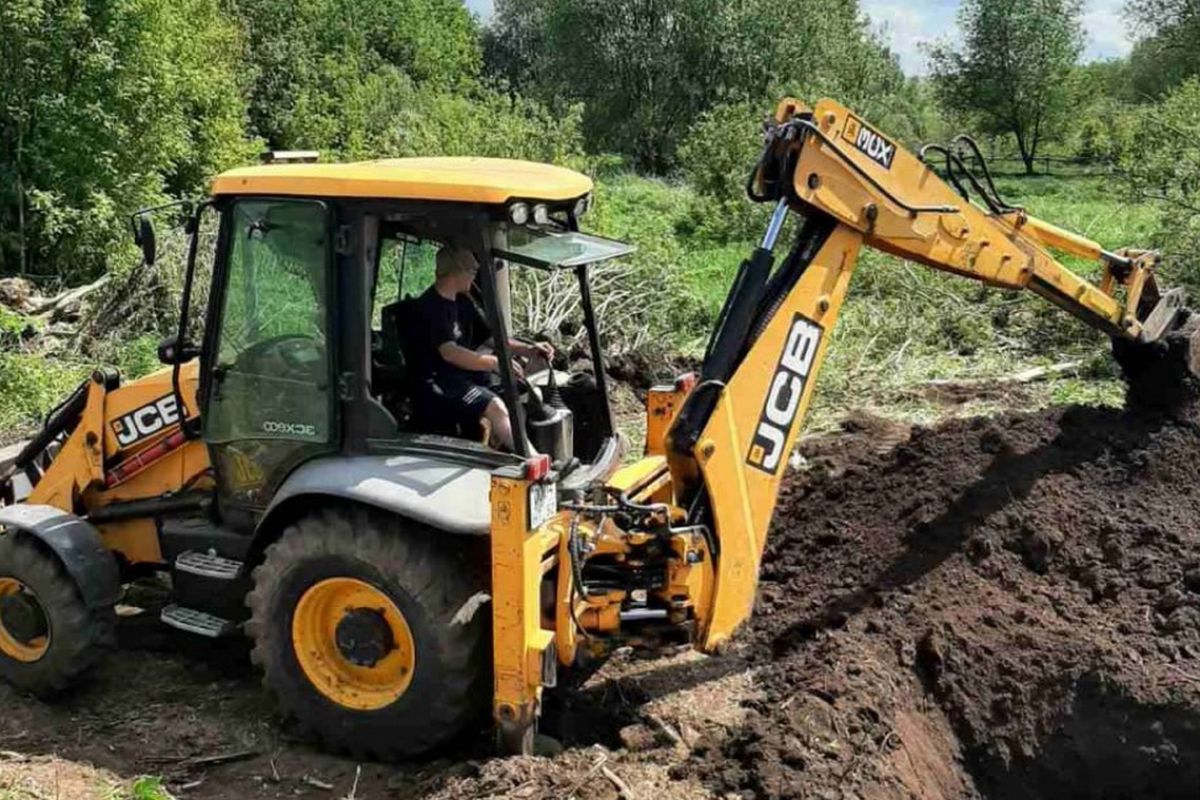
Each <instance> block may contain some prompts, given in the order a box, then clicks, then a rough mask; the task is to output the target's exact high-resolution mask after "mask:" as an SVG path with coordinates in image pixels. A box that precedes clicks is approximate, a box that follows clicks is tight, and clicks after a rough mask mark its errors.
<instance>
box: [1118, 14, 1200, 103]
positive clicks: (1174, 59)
mask: <svg viewBox="0 0 1200 800" xmlns="http://www.w3.org/2000/svg"><path fill="white" fill-rule="evenodd" d="M1128 12H1129V17H1130V19H1131V21H1132V22H1133V23H1134V24H1135V25H1136V26H1137V29H1138V31H1139V32H1140V33H1141V34H1142V37H1141V40H1140V41H1139V42H1138V43H1137V45H1136V46H1135V47H1134V49H1133V53H1132V54H1131V55H1130V59H1129V65H1130V72H1131V81H1132V85H1133V89H1134V91H1135V92H1136V93H1137V94H1138V95H1139V96H1140V97H1141V98H1154V97H1158V96H1160V95H1162V94H1163V93H1164V92H1167V91H1169V90H1170V89H1171V88H1172V87H1174V86H1178V85H1179V84H1180V83H1181V82H1183V81H1184V80H1186V79H1187V78H1189V77H1191V76H1193V75H1200V3H1197V2H1196V1H1195V0H1130V2H1129V5H1128Z"/></svg>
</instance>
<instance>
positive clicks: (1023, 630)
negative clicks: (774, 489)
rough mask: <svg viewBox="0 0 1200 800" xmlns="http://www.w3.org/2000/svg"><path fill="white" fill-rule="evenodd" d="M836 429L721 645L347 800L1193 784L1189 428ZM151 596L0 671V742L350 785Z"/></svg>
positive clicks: (1199, 627)
mask: <svg viewBox="0 0 1200 800" xmlns="http://www.w3.org/2000/svg"><path fill="white" fill-rule="evenodd" d="M847 428H848V430H847V431H846V432H844V433H841V434H838V435H833V436H825V437H820V438H816V439H809V440H806V442H805V444H804V446H803V448H802V452H803V455H804V457H805V465H804V468H803V469H801V470H800V471H798V472H795V473H793V474H791V475H790V476H789V478H788V480H787V481H786V483H785V487H784V491H783V495H782V497H781V501H780V505H779V509H778V512H777V514H776V523H775V526H774V531H773V534H772V538H771V539H770V542H769V544H768V549H767V552H766V554H765V557H764V562H763V568H762V583H761V590H760V598H759V602H758V606H757V609H756V614H755V617H754V618H753V620H752V622H751V623H750V624H749V625H748V626H747V628H746V630H744V631H743V632H742V634H741V635H740V636H739V637H738V639H737V641H735V643H734V644H733V645H732V647H731V648H730V653H729V654H727V655H726V656H724V657H721V658H714V659H704V658H697V657H691V656H686V655H683V654H676V655H671V656H668V657H665V658H661V659H658V660H643V659H639V658H637V657H636V656H635V655H634V654H629V653H625V654H622V655H620V656H619V657H618V658H616V659H614V662H613V663H612V664H610V665H609V667H606V669H605V670H604V671H602V672H601V674H600V675H599V676H597V677H596V678H594V679H593V680H592V681H591V682H589V684H587V685H586V686H584V687H583V688H582V689H579V690H576V691H573V692H571V693H570V694H567V695H565V696H562V697H559V698H557V699H556V700H554V701H553V702H552V704H551V705H552V707H551V708H550V709H549V710H548V713H547V723H548V726H547V727H548V728H550V732H551V733H554V734H555V735H557V736H558V737H559V738H560V739H561V740H562V742H563V744H564V745H565V746H566V751H565V752H563V753H561V754H560V755H557V756H555V757H554V758H550V759H547V758H535V759H496V758H489V757H488V738H487V736H486V733H485V732H484V729H483V728H482V727H481V729H480V731H479V732H478V734H477V735H474V734H473V735H470V736H464V737H463V740H462V743H461V744H460V745H459V746H458V749H455V750H452V751H448V752H445V753H440V754H437V755H436V756H435V757H434V758H433V759H430V760H427V761H425V762H422V763H418V764H410V765H399V766H397V765H390V766H383V765H372V764H363V765H361V775H360V777H359V786H358V791H357V794H356V795H355V796H356V797H358V798H372V799H375V798H391V797H399V798H408V797H413V798H415V797H430V798H445V799H447V800H448V799H449V798H459V797H497V798H499V797H517V798H565V797H577V798H580V800H615V799H616V798H618V797H621V796H625V797H629V796H633V797H638V798H642V799H643V800H644V799H645V798H653V800H675V798H690V797H716V798H731V797H736V798H755V800H766V799H767V798H790V797H830V798H838V797H847V798H850V797H854V798H883V797H928V798H936V797H941V798H960V797H964V798H1051V797H1054V798H1060V797H1067V798H1070V797H1103V798H1124V797H1130V798H1132V797H1139V798H1140V797H1167V798H1171V797H1180V798H1183V797H1187V798H1193V797H1195V796H1196V794H1197V787H1198V786H1200V485H1198V483H1197V480H1196V477H1197V472H1196V458H1197V455H1198V454H1200V428H1198V427H1197V426H1196V425H1195V424H1193V423H1192V422H1189V421H1187V420H1186V419H1184V418H1182V417H1180V416H1179V415H1177V414H1175V415H1167V416H1158V415H1150V414H1145V413H1141V414H1126V413H1123V412H1120V411H1118V410H1114V409H1105V408H1078V407H1073V408H1066V409H1054V410H1049V411H1042V412H1034V413H1025V414H1007V415H1003V416H999V417H995V418H990V419H974V420H960V421H954V422H949V423H946V424H944V425H941V426H938V427H936V428H914V429H911V430H909V429H907V428H905V427H901V426H897V425H894V424H889V423H885V422H882V421H879V420H876V419H873V418H870V417H863V416H860V417H856V418H852V419H851V420H849V421H848V423H847ZM147 605H150V603H148V604H147ZM152 616H153V615H152V613H151V614H147V615H143V616H141V617H135V618H132V619H126V620H124V621H123V624H122V636H123V639H124V641H123V644H124V645H125V646H126V649H124V650H123V651H122V652H121V653H120V654H119V655H118V656H116V657H115V658H114V659H113V660H112V661H111V662H110V663H109V664H108V665H107V666H106V667H105V668H104V669H103V670H102V671H101V674H100V676H99V681H98V683H97V684H95V685H94V686H93V687H92V688H90V689H85V690H82V691H81V692H79V693H77V694H76V695H75V696H74V697H72V698H69V699H67V700H66V701H64V702H60V703H58V704H53V705H44V704H41V703H37V702H35V701H32V700H29V699H25V698H21V697H17V696H16V695H14V693H12V692H11V691H10V690H8V689H4V688H0V703H2V704H3V708H4V713H3V714H0V751H4V750H19V751H21V752H26V753H33V754H43V753H56V754H58V755H61V756H64V757H66V758H70V759H76V760H83V761H90V762H92V763H95V764H97V765H99V766H102V767H106V768H109V769H112V770H114V771H116V772H117V773H119V774H121V775H126V776H128V775H133V774H138V773H151V774H165V775H166V776H167V778H168V780H169V784H170V786H171V787H172V789H173V791H175V792H176V793H177V794H178V795H179V796H180V797H213V798H235V797H236V798H241V797H284V796H288V797H292V796H297V795H299V796H310V797H330V798H340V797H343V796H346V795H347V794H348V792H349V789H350V787H351V785H352V783H353V781H354V778H355V774H356V771H357V770H358V767H359V765H357V764H355V763H353V762H350V761H346V760H343V759H339V758H337V757H335V756H330V755H326V754H322V753H320V752H318V751H317V750H315V749H314V748H313V747H312V746H310V745H309V744H307V743H305V742H303V741H299V740H298V739H296V738H295V737H294V736H293V735H292V734H291V732H290V731H289V729H288V727H287V726H286V724H284V723H282V722H281V721H279V720H278V719H276V718H275V717H274V715H273V712H272V711H271V708H270V704H269V702H268V701H267V700H266V698H265V697H264V696H263V694H262V693H261V691H260V689H259V688H258V683H257V678H256V676H255V675H254V673H253V672H252V671H251V670H250V668H249V667H248V665H247V664H246V659H245V652H244V649H243V648H239V647H237V646H236V645H231V646H229V647H227V648H225V649H221V650H214V649H212V648H207V647H204V646H197V645H189V644H188V642H187V640H186V639H185V637H183V636H182V635H180V636H178V637H176V636H175V635H173V634H172V633H170V632H165V631H163V630H162V629H161V628H159V627H158V626H157V623H156V622H155V621H154V620H153V619H152ZM222 757H229V758H230V759H231V760H229V761H228V762H225V763H222V762H221V761H220V759H221V758H222ZM206 759H210V760H206ZM197 781H200V783H199V784H197V785H193V786H190V787H189V784H195V783H196V782H197ZM323 786H332V787H334V788H333V789H325V788H322V787H323ZM181 787H189V788H186V789H185V788H181ZM622 787H624V788H622Z"/></svg>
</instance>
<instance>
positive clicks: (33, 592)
mask: <svg viewBox="0 0 1200 800" xmlns="http://www.w3.org/2000/svg"><path fill="white" fill-rule="evenodd" d="M115 643H116V613H115V612H114V610H113V608H112V607H111V606H109V607H105V608H88V606H87V605H86V604H85V603H84V602H83V598H82V596H81V595H80V593H79V590H78V588H77V587H76V585H75V582H74V581H73V580H72V579H71V577H70V576H69V575H68V574H67V572H66V570H64V569H63V567H62V564H61V563H60V562H59V561H58V559H57V558H55V557H54V556H53V555H52V554H50V553H49V552H48V551H46V550H43V549H42V548H40V547H38V545H37V544H36V543H34V542H33V541H32V540H31V539H29V538H28V537H26V536H23V535H21V534H18V533H7V534H0V678H2V679H4V680H5V681H7V682H8V683H10V684H12V685H13V686H15V687H17V688H18V689H20V690H22V691H26V692H30V693H32V694H35V695H37V696H39V697H49V696H51V695H54V694H57V693H59V692H62V691H65V690H67V689H70V688H71V687H73V686H75V685H77V684H78V683H79V682H80V681H81V680H83V679H84V678H85V677H86V676H87V674H88V672H89V671H90V670H91V669H92V668H93V667H95V666H96V664H97V663H98V662H99V661H100V660H101V658H102V657H103V656H104V655H105V654H106V653H107V652H108V651H109V650H111V649H112V648H113V646H114V645H115Z"/></svg>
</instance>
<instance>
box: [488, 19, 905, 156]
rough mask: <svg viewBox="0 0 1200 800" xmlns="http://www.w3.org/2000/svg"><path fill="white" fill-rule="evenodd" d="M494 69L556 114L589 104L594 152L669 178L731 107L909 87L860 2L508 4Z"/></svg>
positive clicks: (496, 38) (870, 97)
mask: <svg viewBox="0 0 1200 800" xmlns="http://www.w3.org/2000/svg"><path fill="white" fill-rule="evenodd" d="M486 52H487V59H488V68H489V70H490V71H492V72H493V73H497V74H500V75H502V76H503V77H504V78H506V79H507V80H508V81H509V82H510V84H511V85H513V86H514V87H515V88H516V89H517V90H518V91H522V92H529V93H531V94H533V95H534V96H536V97H539V98H540V99H542V100H544V101H547V102H550V103H551V104H554V103H559V102H563V101H567V102H580V103H583V104H584V106H585V112H584V113H585V118H584V130H585V133H586V135H587V136H588V144H589V146H590V147H591V148H592V149H593V150H607V151H615V152H619V153H623V154H626V155H629V156H631V157H632V158H633V159H634V161H635V163H636V164H637V166H638V167H640V168H641V169H643V170H646V171H651V172H665V171H668V170H670V169H672V168H673V167H675V166H676V151H677V148H678V146H679V143H680V141H681V140H682V139H683V137H684V135H685V134H686V132H687V130H688V129H689V128H690V127H691V126H692V125H693V124H694V123H695V121H696V120H697V119H698V118H699V117H700V116H701V115H702V114H703V113H704V112H706V111H708V110H710V109H712V108H713V107H715V106H717V105H720V104H725V103H737V102H753V103H756V104H759V103H762V102H763V99H764V98H766V97H768V96H771V95H779V94H783V93H786V92H792V93H800V94H803V95H805V96H813V95H815V94H822V93H828V94H834V95H836V96H838V97H840V98H842V99H843V100H846V101H847V102H851V103H858V104H860V106H861V105H874V104H875V102H876V101H877V99H878V98H880V97H884V96H886V95H888V94H889V92H890V91H891V90H892V89H894V88H895V87H897V86H899V85H901V84H902V82H903V81H902V76H901V74H900V70H899V67H898V66H897V65H896V63H895V60H894V59H892V58H891V57H890V55H889V54H888V53H887V52H886V50H885V49H884V48H883V47H882V46H881V45H880V44H879V43H878V42H877V41H876V40H875V39H874V37H872V36H871V35H870V32H869V30H868V29H867V23H866V20H865V18H863V17H862V16H861V14H860V13H859V7H858V3H857V1H856V0H793V1H792V2H787V3H781V2H778V0H497V5H496V14H495V17H494V19H493V21H492V24H491V28H490V30H489V32H488V34H487V46H486Z"/></svg>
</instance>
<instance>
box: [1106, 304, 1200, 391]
mask: <svg viewBox="0 0 1200 800" xmlns="http://www.w3.org/2000/svg"><path fill="white" fill-rule="evenodd" d="M1147 321H1148V322H1149V321H1150V320H1149V319H1148V320H1147ZM1113 357H1114V358H1115V359H1116V361H1117V363H1118V364H1119V365H1120V367H1121V372H1122V374H1123V376H1124V378H1125V382H1126V384H1127V389H1126V395H1127V400H1128V401H1129V404H1130V406H1131V407H1138V408H1148V409H1154V410H1159V411H1167V412H1171V413H1180V412H1182V413H1188V412H1191V411H1192V410H1193V409H1195V408H1196V406H1197V404H1198V401H1200V315H1198V314H1196V312H1194V311H1191V310H1190V309H1187V308H1183V307H1181V308H1180V309H1179V312H1178V314H1177V315H1176V319H1175V320H1174V321H1173V324H1172V325H1171V326H1170V328H1169V329H1168V330H1166V331H1165V332H1163V333H1162V334H1161V335H1160V336H1159V337H1158V338H1156V339H1152V340H1150V341H1144V340H1142V339H1137V340H1135V339H1126V338H1122V337H1114V338H1113Z"/></svg>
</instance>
